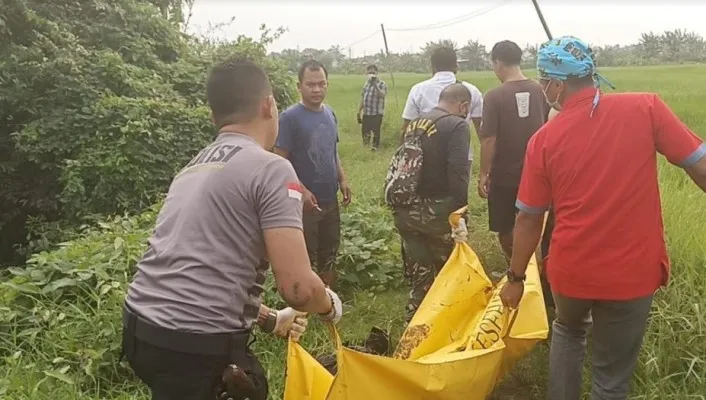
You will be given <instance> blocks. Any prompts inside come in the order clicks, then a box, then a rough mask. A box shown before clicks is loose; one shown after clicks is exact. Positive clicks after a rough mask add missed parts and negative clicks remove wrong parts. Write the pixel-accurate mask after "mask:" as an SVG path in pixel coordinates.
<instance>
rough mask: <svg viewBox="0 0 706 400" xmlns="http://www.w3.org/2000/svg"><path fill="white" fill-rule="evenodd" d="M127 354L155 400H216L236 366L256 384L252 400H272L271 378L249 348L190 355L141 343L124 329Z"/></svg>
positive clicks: (241, 347)
mask: <svg viewBox="0 0 706 400" xmlns="http://www.w3.org/2000/svg"><path fill="white" fill-rule="evenodd" d="M150 342H155V340H151V341H150ZM123 354H124V356H125V358H126V359H127V361H128V362H129V363H130V366H131V367H132V369H133V371H135V374H136V375H137V377H138V378H140V380H142V382H144V383H145V384H146V385H147V386H148V387H149V388H150V391H151V393H152V400H214V399H216V390H217V388H218V386H219V385H220V383H221V382H222V376H223V371H224V370H225V369H226V368H227V366H228V365H229V364H236V365H237V366H238V367H239V368H241V369H243V370H244V371H245V372H246V373H247V375H248V376H249V377H250V378H251V379H253V380H254V381H256V387H257V389H256V392H257V393H255V394H252V395H251V396H250V397H249V400H267V398H268V397H267V396H268V384H267V378H266V376H267V375H266V374H265V370H264V369H263V368H262V365H261V364H260V362H259V360H258V359H257V357H255V355H254V354H252V352H251V351H250V349H249V348H248V347H247V345H245V346H238V347H237V348H234V349H232V350H231V351H229V352H224V354H222V355H202V354H193V353H186V352H181V351H176V350H172V349H168V348H164V347H161V346H156V345H154V344H152V343H149V342H147V341H145V340H141V339H139V338H138V337H137V336H136V335H135V332H134V330H131V329H130V328H128V327H125V326H124V327H123Z"/></svg>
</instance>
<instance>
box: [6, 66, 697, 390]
mask: <svg viewBox="0 0 706 400" xmlns="http://www.w3.org/2000/svg"><path fill="white" fill-rule="evenodd" d="M603 72H604V73H605V75H606V76H607V77H608V79H610V80H611V81H612V82H613V83H615V85H616V86H617V87H618V90H619V91H655V92H659V93H660V94H661V95H662V96H663V98H664V99H665V100H666V101H667V102H668V103H669V105H670V106H672V107H673V109H674V110H675V112H676V113H677V114H678V115H679V116H680V117H681V118H682V119H683V121H684V122H685V123H686V124H687V125H689V126H690V127H691V128H692V129H693V130H694V131H696V132H697V133H699V134H700V135H702V136H704V135H706V92H705V91H704V90H703V88H704V87H706V67H701V66H689V67H651V68H630V69H605V70H604V71H603ZM530 75H532V74H530ZM381 77H382V78H383V79H384V80H386V81H387V83H388V85H389V86H390V87H392V82H391V79H390V76H389V75H383V76H381ZM427 77H428V76H427V75H412V74H399V75H396V76H395V83H396V85H395V90H394V93H391V95H390V96H389V97H388V104H387V110H386V115H385V118H384V122H383V133H382V148H381V150H380V151H378V152H375V153H374V152H371V151H370V150H368V149H365V148H363V146H362V141H361V137H360V126H359V125H358V124H357V122H356V117H355V115H356V111H357V107H358V102H359V95H360V89H361V86H362V85H363V83H364V79H365V78H364V77H363V76H331V77H330V88H329V94H328V97H327V100H326V101H327V103H328V104H330V105H331V106H332V107H333V108H334V109H335V111H336V114H337V116H338V120H339V124H340V136H341V142H340V153H341V158H342V162H343V165H344V168H345V169H346V171H347V174H348V177H349V180H350V182H351V185H352V188H353V191H354V198H353V201H354V202H365V201H366V199H371V198H374V197H377V196H379V195H380V190H381V185H382V180H383V177H384V173H385V171H386V168H387V164H388V162H389V159H390V156H391V154H392V151H393V150H394V147H395V144H396V138H397V134H398V132H399V127H400V121H401V119H400V114H401V111H402V107H403V106H404V102H405V99H406V94H407V92H408V91H409V88H410V87H411V86H412V85H413V84H414V83H416V82H419V81H421V80H423V79H426V78H427ZM460 78H461V79H463V80H467V81H469V82H472V83H474V84H475V85H476V86H478V88H479V89H480V90H481V91H483V92H485V91H486V90H488V89H489V88H491V87H493V86H494V85H496V84H497V82H496V79H495V77H494V76H493V75H492V73H463V74H460ZM473 146H474V151H475V153H476V155H475V160H476V161H474V166H473V167H474V172H473V178H472V180H471V182H472V184H471V187H470V190H469V192H470V196H469V200H470V206H471V214H472V224H471V226H470V229H471V231H472V233H471V235H470V239H469V242H470V244H471V246H472V247H473V248H474V250H475V251H476V252H477V253H478V254H479V256H480V257H481V260H482V261H483V263H484V265H485V267H486V269H487V270H488V271H489V272H491V271H502V270H504V269H505V267H506V265H505V264H504V261H503V257H502V256H501V252H500V249H499V246H498V245H497V243H496V240H495V238H494V236H493V235H491V234H490V233H489V232H488V231H487V220H486V205H485V203H484V201H482V200H481V199H480V198H479V197H478V196H477V194H476V187H475V182H476V180H477V167H478V163H477V160H478V158H479V156H478V140H477V138H476V137H475V136H474V138H473ZM606 151H610V149H606ZM659 169H660V181H661V189H662V199H663V209H664V219H665V223H666V230H667V239H668V243H669V249H670V256H671V258H672V262H673V275H672V281H671V284H670V286H669V288H668V289H666V290H664V291H662V292H661V293H660V294H659V296H658V299H657V301H656V302H655V305H654V308H653V315H652V318H651V321H650V328H649V332H648V334H647V336H646V338H645V343H644V345H643V348H642V356H641V362H640V366H639V368H638V370H637V373H636V376H635V380H634V384H633V390H632V397H631V398H635V399H664V400H667V399H674V400H677V399H679V400H686V399H692V400H695V399H705V398H706V314H705V312H706V300H705V299H706V230H705V229H704V228H703V222H704V220H706V196H704V195H703V193H701V192H700V191H699V190H698V189H697V188H696V186H695V185H693V184H692V183H691V182H690V181H689V180H688V178H687V177H686V175H685V174H684V173H683V171H681V170H679V169H678V168H676V167H673V166H669V165H667V164H666V162H665V161H664V160H663V159H661V160H660V166H659ZM344 212H345V211H344ZM345 300H346V302H347V306H346V313H345V315H344V317H343V319H342V321H341V324H340V331H341V334H342V336H343V339H344V340H360V339H362V338H364V337H365V336H366V335H367V333H368V331H369V330H370V328H371V327H372V326H379V327H381V328H386V329H390V330H391V331H392V332H393V337H398V336H399V333H400V328H401V325H402V317H403V307H404V305H405V302H406V291H405V290H401V289H396V290H389V291H387V292H383V293H382V294H377V295H371V294H368V293H362V292H361V293H353V294H346V296H345ZM105 318H107V319H109V318H119V316H118V315H113V316H109V315H106V316H105ZM85 322H86V323H89V324H98V322H99V321H85ZM57 338H61V339H58V340H66V341H67V342H69V341H73V342H78V341H80V339H79V338H76V337H72V333H71V332H65V333H63V334H62V335H60V336H57ZM303 344H304V345H305V347H307V349H310V350H311V351H312V352H314V353H318V352H322V351H331V350H332V347H331V344H330V341H329V339H328V337H327V335H326V332H325V330H324V329H323V328H322V326H321V324H320V323H318V321H315V320H312V321H311V323H310V330H309V332H308V333H307V335H306V337H305V338H304V340H303ZM255 346H256V348H257V351H258V354H259V356H260V358H261V360H262V361H263V363H264V364H265V365H266V367H267V369H268V373H269V379H270V388H271V394H272V395H271V398H272V399H281V396H282V391H283V384H284V357H285V354H286V353H285V352H286V343H285V342H284V341H282V340H277V339H273V338H265V337H262V336H259V338H258V341H257V343H256V345H255ZM547 350H548V348H547V345H546V344H544V343H543V344H540V345H538V346H537V347H536V349H535V350H534V351H533V352H532V353H531V354H530V355H529V356H528V357H527V358H526V359H524V360H523V361H522V362H520V364H519V365H518V366H517V367H516V368H515V370H514V371H513V372H512V373H511V374H510V375H509V376H507V378H506V379H505V381H504V382H503V383H502V384H501V385H500V386H499V388H498V391H497V393H496V395H495V397H496V398H497V399H543V398H545V394H544V393H545V392H544V390H545V385H546V377H547V353H548V351H547ZM18 357H19V358H18V359H16V360H15V362H7V364H6V365H7V366H8V368H5V371H2V370H0V386H2V383H3V382H4V383H5V385H6V386H5V387H4V388H3V387H0V399H8V400H19V399H45V398H46V399H83V400H88V399H98V398H106V399H135V398H138V399H147V398H149V397H148V395H147V392H146V390H145V389H144V388H143V387H141V386H140V385H138V384H136V383H135V382H125V383H112V384H111V386H110V387H105V385H106V383H105V382H103V383H100V382H99V381H96V384H95V385H94V386H92V387H78V386H77V385H70V384H67V383H66V382H62V381H61V380H56V379H52V378H51V377H49V376H47V375H45V374H43V373H42V372H41V371H37V370H35V369H33V366H32V362H33V356H32V355H23V356H21V357H20V356H18ZM45 357H51V356H50V355H46V356H45ZM49 359H51V358H49ZM588 372H589V371H588V369H587V374H586V379H587V380H588V378H589V374H588ZM101 386H102V387H101ZM99 393H102V394H99ZM106 393H107V394H106Z"/></svg>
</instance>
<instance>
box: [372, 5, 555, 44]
mask: <svg viewBox="0 0 706 400" xmlns="http://www.w3.org/2000/svg"><path fill="white" fill-rule="evenodd" d="M532 4H534V9H535V11H537V16H538V17H539V22H541V23H542V27H543V28H544V32H546V34H547V37H548V38H549V40H552V39H553V37H552V33H551V32H550V31H549V26H548V25H547V21H545V20H544V15H543V14H542V10H541V9H540V8H539V3H537V0H532ZM383 32H384V31H383ZM383 35H384V33H383Z"/></svg>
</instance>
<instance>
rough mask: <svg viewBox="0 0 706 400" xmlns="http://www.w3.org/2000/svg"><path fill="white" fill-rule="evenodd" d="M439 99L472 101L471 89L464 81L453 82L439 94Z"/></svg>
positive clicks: (451, 101) (458, 101)
mask: <svg viewBox="0 0 706 400" xmlns="http://www.w3.org/2000/svg"><path fill="white" fill-rule="evenodd" d="M439 101H447V102H449V103H463V102H466V101H467V102H469V103H470V102H471V91H470V90H468V88H467V87H466V85H464V84H463V83H452V84H450V85H448V86H446V87H445V88H444V89H443V90H442V91H441V94H440V95H439Z"/></svg>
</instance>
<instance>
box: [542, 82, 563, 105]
mask: <svg viewBox="0 0 706 400" xmlns="http://www.w3.org/2000/svg"><path fill="white" fill-rule="evenodd" d="M550 84H551V83H550ZM547 86H549V85H547ZM562 91H563V89H562V90H561V91H559V93H557V94H556V99H554V101H551V100H549V97H548V96H547V90H546V87H543V88H542V93H543V94H544V99H545V100H546V101H547V104H549V107H551V108H553V109H555V110H557V111H561V104H559V97H561V92H562Z"/></svg>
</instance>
